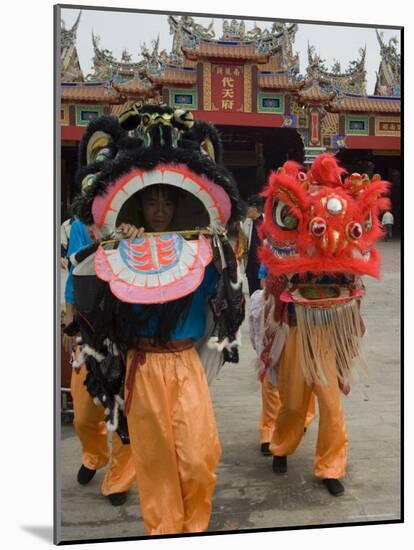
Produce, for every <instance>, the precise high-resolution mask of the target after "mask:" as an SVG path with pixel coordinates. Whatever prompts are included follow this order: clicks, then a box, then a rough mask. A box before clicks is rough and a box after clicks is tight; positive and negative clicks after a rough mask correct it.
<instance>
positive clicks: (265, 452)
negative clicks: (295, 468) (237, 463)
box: [260, 443, 272, 456]
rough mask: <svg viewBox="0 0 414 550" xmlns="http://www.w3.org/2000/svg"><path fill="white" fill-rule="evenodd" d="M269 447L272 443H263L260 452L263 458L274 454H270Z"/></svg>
mask: <svg viewBox="0 0 414 550" xmlns="http://www.w3.org/2000/svg"><path fill="white" fill-rule="evenodd" d="M269 445H270V443H262V444H261V445H260V452H261V453H262V455H263V456H272V453H271V452H270V449H269Z"/></svg>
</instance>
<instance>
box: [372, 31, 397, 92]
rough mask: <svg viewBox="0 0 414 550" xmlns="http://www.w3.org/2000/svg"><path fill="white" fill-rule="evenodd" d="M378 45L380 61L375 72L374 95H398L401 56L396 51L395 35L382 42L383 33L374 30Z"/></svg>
mask: <svg viewBox="0 0 414 550" xmlns="http://www.w3.org/2000/svg"><path fill="white" fill-rule="evenodd" d="M375 32H376V35H377V39H378V42H379V45H380V55H381V62H380V66H379V69H378V72H377V82H376V84H375V92H374V93H375V95H381V96H400V95H401V92H400V86H401V56H400V54H399V53H398V52H397V44H398V40H397V38H396V37H395V36H393V37H392V38H390V39H389V41H388V44H385V42H384V33H382V32H381V33H379V32H378V30H375Z"/></svg>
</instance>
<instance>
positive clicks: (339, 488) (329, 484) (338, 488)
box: [323, 477, 345, 497]
mask: <svg viewBox="0 0 414 550" xmlns="http://www.w3.org/2000/svg"><path fill="white" fill-rule="evenodd" d="M323 484H324V485H325V487H326V488H327V489H328V491H329V492H330V493H331V495H333V496H334V497H339V495H342V494H343V493H344V491H345V488H344V486H343V485H342V483H341V482H340V481H339V479H333V478H329V477H327V478H325V479H324V480H323Z"/></svg>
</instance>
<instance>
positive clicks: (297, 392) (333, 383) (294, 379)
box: [270, 327, 348, 479]
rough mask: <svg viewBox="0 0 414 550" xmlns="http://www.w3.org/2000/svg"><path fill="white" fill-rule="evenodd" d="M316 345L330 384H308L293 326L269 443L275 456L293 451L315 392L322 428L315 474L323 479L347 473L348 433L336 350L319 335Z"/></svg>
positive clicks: (284, 356)
mask: <svg viewBox="0 0 414 550" xmlns="http://www.w3.org/2000/svg"><path fill="white" fill-rule="evenodd" d="M317 339H318V341H317V342H316V345H317V346H318V348H319V350H321V353H320V354H321V361H322V363H323V368H324V370H325V372H326V375H327V377H328V383H327V384H312V385H311V386H310V385H308V384H307V383H306V381H305V378H304V375H303V371H302V368H301V357H300V352H299V345H298V344H299V342H298V332H297V328H296V327H291V329H290V332H289V337H288V339H287V341H286V344H285V348H284V350H283V353H282V356H281V359H280V367H279V368H280V370H279V386H278V387H279V392H280V398H281V401H282V405H281V408H280V411H279V414H278V416H277V419H276V425H275V431H274V433H273V437H272V440H271V444H270V450H271V452H272V454H273V455H274V456H286V455H290V454H292V453H293V452H294V451H295V449H296V447H297V446H298V445H299V443H300V440H301V439H302V436H303V426H304V422H305V417H306V413H307V411H308V408H309V401H310V399H311V395H312V392H313V393H314V394H315V395H316V397H317V399H318V407H319V429H318V440H317V445H316V455H315V464H314V474H315V476H317V477H320V478H335V479H338V478H341V477H343V476H344V475H345V466H346V458H347V448H348V436H347V433H346V428H345V420H344V413H343V407H342V401H341V395H340V390H339V386H338V380H337V376H336V372H335V352H334V350H333V348H332V346H331V345H330V343H329V342H325V341H323V339H322V337H321V335H320V334H317Z"/></svg>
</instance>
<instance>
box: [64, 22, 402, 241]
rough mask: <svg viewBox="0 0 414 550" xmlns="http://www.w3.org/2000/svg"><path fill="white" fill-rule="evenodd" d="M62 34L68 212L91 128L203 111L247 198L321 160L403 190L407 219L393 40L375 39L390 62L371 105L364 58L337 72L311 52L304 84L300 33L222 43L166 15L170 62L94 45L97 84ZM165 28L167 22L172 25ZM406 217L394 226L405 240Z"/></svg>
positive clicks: (279, 29)
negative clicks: (150, 111)
mask: <svg viewBox="0 0 414 550" xmlns="http://www.w3.org/2000/svg"><path fill="white" fill-rule="evenodd" d="M80 16H81V14H79V16H78V18H77V20H76V22H75V24H74V26H73V28H72V29H70V30H66V29H65V27H64V25H63V23H62V26H61V121H60V122H61V140H62V207H63V211H64V212H67V210H66V209H67V206H68V204H69V203H70V199H71V195H72V191H71V189H70V186H69V182H70V181H71V179H73V174H74V170H75V168H76V154H77V144H78V142H79V140H80V138H81V136H82V134H83V132H84V129H85V126H86V125H87V124H88V122H89V120H91V118H93V117H96V116H99V115H101V114H114V115H117V114H119V113H120V112H122V111H123V110H124V109H125V108H126V107H127V106H128V105H129V104H130V103H131V102H134V101H137V100H144V99H145V100H146V101H152V102H160V103H161V102H162V103H166V104H168V105H170V106H171V107H181V108H184V109H189V110H191V111H193V112H194V116H195V117H196V118H199V119H202V120H206V121H209V122H212V123H214V124H215V125H216V126H217V127H218V129H219V130H220V132H221V137H222V140H223V145H224V163H225V164H226V166H227V167H228V168H229V169H230V170H231V171H232V173H233V174H234V176H235V178H236V181H237V183H238V186H239V189H240V192H241V194H242V196H243V197H245V198H247V197H248V196H249V195H251V194H254V193H257V192H258V191H260V189H261V188H262V186H263V184H264V182H265V180H266V177H267V175H268V173H269V171H270V170H272V169H275V168H277V167H278V166H280V165H281V164H282V163H283V162H284V161H285V160H287V159H294V160H297V161H298V162H300V163H304V164H310V163H311V162H312V160H313V158H314V157H315V156H316V155H318V154H320V153H321V152H323V151H330V152H332V153H333V154H335V155H337V156H338V158H340V159H341V161H342V163H343V164H344V166H345V167H346V168H347V169H348V170H349V171H358V172H366V173H368V174H370V175H372V173H375V172H378V173H380V174H381V176H382V177H383V178H384V179H388V180H390V181H392V182H393V191H392V200H393V204H394V213H396V212H395V211H396V210H398V211H400V208H401V206H400V203H401V198H400V188H401V182H400V173H401V159H400V127H401V111H400V108H401V100H400V65H401V60H400V56H399V55H398V54H397V42H396V39H395V38H393V39H391V40H390V41H389V43H388V44H385V42H384V40H383V36H382V35H381V34H380V33H378V31H377V38H378V43H379V49H380V54H381V62H380V66H379V68H378V73H377V82H376V86H375V90H374V95H367V90H366V71H365V56H366V51H365V49H360V50H359V52H358V58H357V59H356V60H353V61H351V62H350V63H349V66H348V67H347V68H346V69H345V70H341V67H340V64H339V62H335V64H334V66H333V67H331V69H328V68H327V67H326V66H325V62H324V60H322V59H320V57H319V56H318V55H316V53H315V49H314V48H313V47H312V45H308V60H307V61H308V67H307V68H306V71H305V73H304V74H301V73H300V68H299V58H298V55H297V54H295V52H294V41H295V35H296V32H297V30H298V26H297V24H287V23H280V22H274V23H273V25H272V27H271V28H270V29H264V30H263V29H261V28H260V27H258V26H257V25H255V27H254V28H253V29H252V30H250V31H246V29H245V22H244V21H243V20H242V21H237V20H232V21H227V20H224V21H223V28H222V34H221V36H220V37H216V35H215V31H214V29H213V22H212V23H211V24H210V25H209V27H202V26H201V25H199V24H197V23H195V21H194V19H193V18H192V17H190V16H181V17H173V16H168V23H169V26H170V32H171V34H172V35H173V40H172V47H171V51H170V52H167V51H166V50H162V51H159V40H158V38H157V39H154V40H153V41H152V42H151V45H150V47H147V46H146V45H143V46H142V47H141V53H140V57H141V59H140V60H139V61H136V62H134V61H132V56H131V55H130V54H129V53H128V52H127V51H124V52H123V53H122V57H121V59H119V60H117V59H115V58H114V56H113V55H112V52H110V51H109V50H105V49H102V48H101V47H100V39H99V37H97V36H95V35H93V34H92V42H93V47H94V58H93V60H92V64H93V68H92V73H91V74H88V75H87V76H86V77H83V74H82V70H81V68H80V64H79V60H78V56H77V52H76V30H77V26H78V24H79V18H80ZM166 17H167V16H166ZM399 218H400V216H399V215H398V213H397V215H396V216H395V221H396V230H397V231H398V229H399V227H398V226H399Z"/></svg>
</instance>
